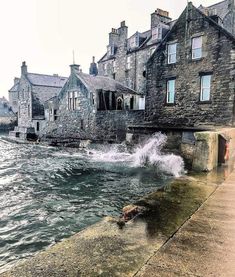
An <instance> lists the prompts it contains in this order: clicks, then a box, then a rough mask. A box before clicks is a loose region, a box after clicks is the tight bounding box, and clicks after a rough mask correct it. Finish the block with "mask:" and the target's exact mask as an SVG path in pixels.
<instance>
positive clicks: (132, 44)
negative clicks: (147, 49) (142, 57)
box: [130, 35, 139, 48]
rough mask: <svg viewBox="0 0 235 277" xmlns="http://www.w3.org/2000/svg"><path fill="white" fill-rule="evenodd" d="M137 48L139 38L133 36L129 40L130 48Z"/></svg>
mask: <svg viewBox="0 0 235 277" xmlns="http://www.w3.org/2000/svg"><path fill="white" fill-rule="evenodd" d="M138 46H139V36H138V35H135V36H133V37H132V38H130V47H131V48H135V47H138Z"/></svg>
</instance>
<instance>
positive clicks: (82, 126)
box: [81, 119, 84, 130]
mask: <svg viewBox="0 0 235 277" xmlns="http://www.w3.org/2000/svg"><path fill="white" fill-rule="evenodd" d="M81 130H84V120H83V119H81Z"/></svg>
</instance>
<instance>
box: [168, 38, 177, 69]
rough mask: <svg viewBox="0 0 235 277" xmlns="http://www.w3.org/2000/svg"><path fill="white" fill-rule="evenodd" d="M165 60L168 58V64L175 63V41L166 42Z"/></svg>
mask: <svg viewBox="0 0 235 277" xmlns="http://www.w3.org/2000/svg"><path fill="white" fill-rule="evenodd" d="M167 60H168V64H171V63H176V43H171V44H168V46H167Z"/></svg>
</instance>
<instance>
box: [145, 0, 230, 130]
mask: <svg viewBox="0 0 235 277" xmlns="http://www.w3.org/2000/svg"><path fill="white" fill-rule="evenodd" d="M234 72H235V38H234V37H233V36H232V35H231V34H230V33H229V32H228V31H227V30H226V29H224V28H223V27H221V25H219V24H217V23H216V21H214V20H213V18H210V17H208V16H207V15H205V14H204V13H203V12H201V10H199V9H197V8H195V7H194V6H193V5H192V4H191V3H189V4H188V6H187V8H186V9H185V10H184V12H183V13H182V14H181V16H180V17H179V19H178V20H177V22H176V23H175V25H174V26H173V28H172V29H171V30H170V31H169V33H168V34H167V36H166V37H165V38H164V40H163V41H162V42H161V44H160V45H159V46H158V48H157V50H156V52H155V53H154V54H153V56H152V57H151V58H150V60H149V62H148V70H147V79H148V83H147V97H146V120H147V121H150V122H152V123H154V124H155V125H158V126H164V127H176V126H178V127H181V128H182V127H195V126H199V125H200V126H201V125H207V126H208V125H217V126H224V125H227V126H232V125H234V123H235V121H234V120H235V117H234V116H235V114H234V111H235V105H234V104H235V102H234V101H235V91H234V88H235V83H234V77H235V73H234Z"/></svg>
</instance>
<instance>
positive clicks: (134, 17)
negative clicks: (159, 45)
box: [0, 0, 219, 97]
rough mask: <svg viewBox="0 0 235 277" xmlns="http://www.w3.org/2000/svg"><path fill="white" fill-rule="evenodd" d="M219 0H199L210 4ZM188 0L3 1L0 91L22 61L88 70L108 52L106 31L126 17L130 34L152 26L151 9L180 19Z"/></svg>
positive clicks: (36, 69)
mask: <svg viewBox="0 0 235 277" xmlns="http://www.w3.org/2000/svg"><path fill="white" fill-rule="evenodd" d="M217 2H219V0H217V1H215V0H195V1H193V4H194V5H195V6H196V7H198V6H199V5H200V4H203V5H205V6H209V5H211V4H214V3H217ZM186 4H187V0H164V1H163V0H161V1H160V0H116V1H113V0H85V1H82V0H0V34H1V51H0V61H1V67H0V96H3V95H4V96H6V97H7V96H8V90H9V89H10V88H11V86H12V85H13V78H14V77H15V76H20V66H21V63H22V61H26V63H27V65H28V71H29V72H33V73H45V74H53V73H58V74H60V75H62V76H68V75H69V65H70V64H71V63H72V61H73V55H72V52H73V49H74V51H75V61H76V63H78V64H80V65H81V67H82V69H83V71H84V72H87V71H88V68H89V64H90V61H91V57H92V56H93V55H94V56H95V57H96V60H98V59H99V58H101V56H102V55H103V54H104V53H105V51H106V46H107V43H108V33H109V32H110V30H111V28H117V27H119V24H120V22H121V21H123V20H126V25H127V26H128V27H129V29H128V33H129V35H131V34H133V33H134V32H136V31H137V30H138V31H146V30H148V29H149V28H150V14H151V13H152V12H154V10H155V9H156V8H161V9H163V10H167V11H169V13H170V17H172V18H173V19H176V18H177V17H178V16H179V15H180V14H181V12H182V11H183V9H184V8H185V6H186Z"/></svg>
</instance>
